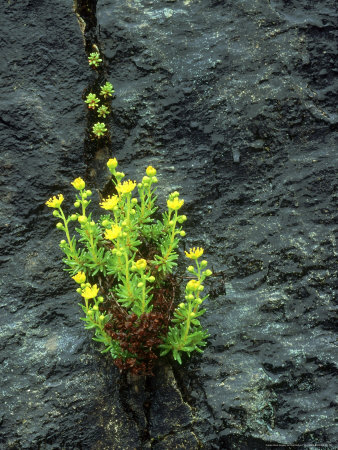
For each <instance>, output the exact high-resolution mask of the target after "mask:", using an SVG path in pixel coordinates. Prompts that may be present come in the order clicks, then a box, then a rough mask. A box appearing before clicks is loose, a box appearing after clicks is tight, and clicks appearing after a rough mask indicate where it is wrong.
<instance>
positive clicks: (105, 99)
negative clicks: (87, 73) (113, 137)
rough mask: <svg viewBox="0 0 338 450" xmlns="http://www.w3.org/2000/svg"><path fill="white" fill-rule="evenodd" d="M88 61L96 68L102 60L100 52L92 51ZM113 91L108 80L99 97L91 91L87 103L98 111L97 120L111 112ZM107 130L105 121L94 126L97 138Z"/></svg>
mask: <svg viewBox="0 0 338 450" xmlns="http://www.w3.org/2000/svg"><path fill="white" fill-rule="evenodd" d="M88 62H89V65H90V66H91V67H93V68H95V69H96V68H97V67H98V66H99V64H100V63H101V62H102V59H101V58H100V54H99V52H93V53H91V54H90V55H89V57H88ZM113 93H114V88H113V85H112V84H111V83H109V81H107V82H106V83H105V84H104V85H103V86H100V92H99V94H98V95H99V97H98V96H97V95H96V94H95V93H93V92H90V93H89V94H88V95H87V97H86V100H85V103H87V105H88V108H89V109H91V110H92V111H95V112H96V114H97V117H96V119H95V120H98V119H101V120H102V119H105V118H106V117H107V115H108V114H110V100H111V97H112V95H113ZM107 131H108V130H107V128H106V124H105V123H104V122H100V121H99V122H96V123H94V125H93V127H92V132H93V134H94V136H95V137H97V138H101V137H102V136H104V135H105V134H106V133H107Z"/></svg>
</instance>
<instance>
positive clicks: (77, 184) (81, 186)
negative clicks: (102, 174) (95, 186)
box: [71, 178, 86, 191]
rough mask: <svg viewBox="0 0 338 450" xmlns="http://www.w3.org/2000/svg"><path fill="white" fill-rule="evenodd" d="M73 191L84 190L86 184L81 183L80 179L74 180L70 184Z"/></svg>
mask: <svg viewBox="0 0 338 450" xmlns="http://www.w3.org/2000/svg"><path fill="white" fill-rule="evenodd" d="M71 184H72V185H73V186H74V187H75V189H77V190H78V191H82V189H84V188H85V186H86V183H85V182H84V181H83V179H82V178H75V180H74V181H73V182H72V183H71Z"/></svg>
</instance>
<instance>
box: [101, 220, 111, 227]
mask: <svg viewBox="0 0 338 450" xmlns="http://www.w3.org/2000/svg"><path fill="white" fill-rule="evenodd" d="M109 225H110V222H109V220H107V219H105V220H103V221H102V226H103V227H104V228H108V227H109Z"/></svg>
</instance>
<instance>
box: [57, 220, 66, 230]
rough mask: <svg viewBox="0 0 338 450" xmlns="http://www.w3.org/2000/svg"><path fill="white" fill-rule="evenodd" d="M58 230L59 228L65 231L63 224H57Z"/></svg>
mask: <svg viewBox="0 0 338 450" xmlns="http://www.w3.org/2000/svg"><path fill="white" fill-rule="evenodd" d="M56 228H57V229H58V230H63V229H64V227H63V224H62V223H61V222H58V223H57V224H56Z"/></svg>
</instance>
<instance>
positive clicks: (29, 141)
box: [0, 0, 338, 450]
mask: <svg viewBox="0 0 338 450" xmlns="http://www.w3.org/2000/svg"><path fill="white" fill-rule="evenodd" d="M76 4H77V7H78V19H79V21H77V16H76V14H75V13H74V11H73V5H72V2H70V1H62V0H56V1H53V2H48V1H47V0H40V1H39V2H37V1H34V0H22V1H20V2H19V3H18V2H15V1H13V0H9V1H8V2H6V3H5V4H4V5H3V7H2V14H1V15H0V25H1V29H2V30H3V33H2V38H1V39H2V41H1V43H2V45H1V50H0V51H1V56H2V57H1V58H0V65H1V72H2V79H1V83H0V93H1V100H2V102H1V113H0V131H1V136H2V141H3V142H2V144H3V145H2V152H1V155H0V159H1V174H0V176H1V178H0V182H1V196H0V203H1V208H0V224H1V225H0V226H1V249H2V250H1V255H0V274H1V277H0V279H1V284H0V287H1V296H0V308H1V330H0V334H1V343H0V345H1V348H0V350H1V351H0V361H1V379H2V399H1V405H2V408H1V413H0V423H1V431H0V444H1V446H2V448H5V449H7V448H9V449H10V448H12V449H36V448H41V449H59V448H65V449H77V448H78V449H81V448H92V449H97V450H100V449H121V450H122V449H123V450H124V449H134V448H140V449H141V448H142V449H144V448H156V449H164V448H170V449H171V448H187V449H189V448H191V449H194V448H199V447H201V448H207V449H209V448H210V449H212V448H215V449H218V448H230V449H236V448H243V449H247V448H248V449H260V448H262V449H264V448H266V446H267V445H268V444H275V445H277V444H280V445H281V446H282V445H296V444H297V445H302V444H304V446H305V447H306V446H310V445H321V444H322V445H323V446H324V445H326V446H327V447H328V448H334V447H335V446H336V445H338V442H337V438H336V434H335V431H336V430H335V428H334V426H335V422H334V416H335V407H336V403H335V394H336V391H335V376H336V373H337V367H336V353H335V349H336V347H335V346H334V331H335V324H334V314H335V312H336V304H335V294H336V293H335V278H336V276H337V270H336V269H337V267H336V253H335V252H336V250H335V242H336V241H335V239H336V236H335V233H336V220H337V219H336V191H337V181H336V165H337V163H336V141H335V138H336V126H337V116H336V110H335V106H336V105H335V99H334V92H335V91H336V87H337V81H336V77H335V75H336V72H335V71H336V69H335V59H336V47H335V40H334V38H335V20H336V17H337V13H336V9H335V2H334V1H333V0H323V1H322V2H308V1H305V0H301V1H299V0H297V1H294V0H291V1H288V2H285V1H282V0H273V1H272V0H271V1H270V2H267V1H265V0H254V1H253V0H239V1H237V2H233V1H222V2H220V1H216V0H186V1H166V2H163V1H159V0H145V1H138V0H120V1H119V2H115V1H112V0H99V1H98V3H97V7H96V9H95V2H94V1H88V2H86V1H80V0H78V1H77V2H76ZM95 12H96V16H95ZM79 22H80V24H81V27H80V26H79ZM96 23H97V24H98V25H99V28H98V27H97V28H96ZM81 29H82V31H83V33H84V34H83V35H82V33H81ZM93 44H96V45H99V47H100V49H101V51H102V52H103V54H104V56H105V63H104V66H103V68H102V70H100V71H99V73H98V74H97V75H96V74H95V73H94V72H93V71H91V70H90V68H89V67H88V64H87V60H86V53H85V50H86V51H87V52H89V51H91V49H92V45H93ZM103 78H104V79H107V80H109V81H111V82H112V83H113V84H114V87H115V93H116V97H115V99H114V100H113V103H112V106H113V114H112V117H111V120H110V132H111V139H110V141H109V140H107V141H105V145H104V146H103V147H102V148H101V147H99V146H97V145H96V143H95V141H92V140H91V136H90V134H89V131H88V130H89V127H90V125H91V124H90V120H89V119H88V117H87V114H86V109H85V107H84V105H83V103H82V97H83V95H84V94H86V93H87V91H88V90H89V89H90V87H91V86H93V85H95V83H98V80H101V79H103ZM111 155H114V156H116V157H117V158H118V159H119V162H120V164H121V166H122V167H123V170H124V171H125V172H126V173H127V174H128V176H130V177H132V178H139V177H140V173H141V172H142V171H143V170H144V168H145V167H146V166H147V165H149V164H151V165H153V166H154V167H156V168H157V170H158V178H159V181H160V184H159V189H158V194H159V200H160V202H162V204H164V200H165V197H166V196H167V195H168V193H169V192H171V191H173V190H176V189H177V190H179V191H180V192H181V195H182V197H183V198H184V199H185V211H184V212H185V213H186V214H187V216H188V222H187V223H186V226H185V229H186V231H187V240H186V243H187V244H186V245H187V247H189V246H190V245H191V246H193V245H195V246H196V245H203V246H204V247H205V249H206V258H207V259H208V261H209V262H210V264H212V266H213V269H214V271H215V272H216V274H217V277H215V278H213V279H212V282H211V283H210V285H211V286H210V289H209V290H210V299H209V300H208V302H207V309H208V313H207V314H206V315H205V316H204V320H203V324H204V325H205V326H206V327H207V328H208V329H209V333H210V335H211V336H210V339H209V345H208V347H207V348H206V350H205V352H204V354H203V355H202V356H198V355H194V356H192V358H191V360H188V361H187V362H186V363H185V365H184V366H183V367H177V366H176V365H173V369H174V375H175V376H173V374H172V372H171V370H170V369H169V368H168V367H167V366H160V367H159V368H158V369H157V371H156V377H155V378H154V379H152V380H144V379H142V378H131V377H129V378H128V377H127V378H126V377H121V376H120V374H119V373H118V371H117V370H116V369H115V368H114V367H113V366H112V364H111V361H110V359H109V357H108V356H104V355H101V354H100V353H99V352H98V351H97V346H96V345H95V343H94V342H91V340H90V336H89V333H88V332H87V331H85V330H84V329H83V325H82V323H81V321H79V315H80V310H79V306H78V305H77V302H78V297H77V296H76V294H75V292H74V285H73V282H72V281H71V280H69V279H68V276H67V274H65V273H64V272H63V271H62V269H63V266H62V263H61V252H60V251H59V249H58V240H59V239H60V234H58V232H57V231H56V230H55V228H54V221H53V219H52V217H51V215H50V210H49V211H47V208H46V207H45V206H44V202H45V201H46V199H48V198H49V197H50V196H51V195H55V194H57V193H59V192H62V193H64V195H65V196H66V199H67V201H69V200H68V199H69V197H70V193H71V192H72V189H71V186H70V181H72V180H73V179H74V177H76V176H83V177H85V178H86V181H87V182H88V183H89V185H90V187H91V188H92V190H93V191H94V192H95V198H94V202H95V201H96V200H97V199H98V192H97V191H98V190H99V189H101V190H102V189H106V188H107V187H106V186H105V183H106V181H107V172H106V170H105V162H106V159H107V157H109V156H111ZM68 204H69V205H71V202H69V203H68ZM94 212H95V213H97V209H96V210H95V208H94ZM182 269H183V266H182Z"/></svg>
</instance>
